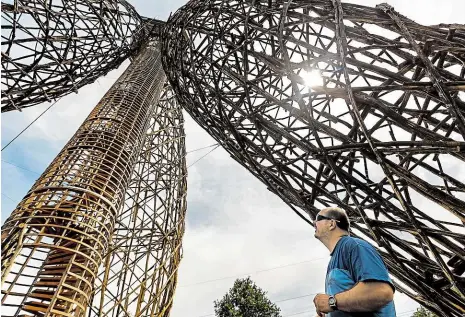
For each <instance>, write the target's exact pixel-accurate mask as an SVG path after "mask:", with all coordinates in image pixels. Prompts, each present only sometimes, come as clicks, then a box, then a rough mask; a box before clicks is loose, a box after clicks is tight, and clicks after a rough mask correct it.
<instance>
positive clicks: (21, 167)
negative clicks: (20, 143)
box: [2, 160, 41, 175]
mask: <svg viewBox="0 0 465 317" xmlns="http://www.w3.org/2000/svg"><path fill="white" fill-rule="evenodd" d="M2 162H3V163H6V164H10V165H13V166H15V167H17V168H20V169H22V170H25V171H28V172H31V173H34V174H37V175H41V173H38V172H36V171H33V170H30V169H28V168H26V167H23V166H19V165H16V164H13V163H11V162H8V161H5V160H2Z"/></svg>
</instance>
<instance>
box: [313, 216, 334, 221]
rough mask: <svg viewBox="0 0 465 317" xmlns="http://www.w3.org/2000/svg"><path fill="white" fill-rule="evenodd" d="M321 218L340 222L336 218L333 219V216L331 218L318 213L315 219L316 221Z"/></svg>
mask: <svg viewBox="0 0 465 317" xmlns="http://www.w3.org/2000/svg"><path fill="white" fill-rule="evenodd" d="M320 220H334V221H336V222H340V221H339V220H336V219H333V218H329V217H325V216H323V215H316V219H315V222H318V221H320Z"/></svg>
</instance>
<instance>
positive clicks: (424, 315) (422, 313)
mask: <svg viewBox="0 0 465 317" xmlns="http://www.w3.org/2000/svg"><path fill="white" fill-rule="evenodd" d="M412 317H438V315H436V314H435V313H432V312H430V311H428V310H426V309H425V308H424V307H420V308H418V309H417V311H416V312H414V313H413V315H412Z"/></svg>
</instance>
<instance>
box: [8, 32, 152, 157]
mask: <svg viewBox="0 0 465 317" xmlns="http://www.w3.org/2000/svg"><path fill="white" fill-rule="evenodd" d="M144 29H145V27H144V26H143V25H142V26H141V27H140V28H139V30H136V32H134V34H133V36H135V35H137V33H139V32H140V31H142V30H144ZM105 61H106V59H104V58H102V60H101V61H100V62H99V63H98V64H97V65H95V67H94V68H92V69H91V70H90V71H89V72H88V73H87V74H86V75H85V76H84V77H82V78H81V79H79V80H78V81H77V82H76V83H73V85H72V86H71V87H70V88H69V89H68V90H67V91H65V93H64V94H63V95H61V96H60V97H59V98H58V99H56V100H55V101H54V102H53V103H52V104H51V105H50V106H48V107H47V108H46V109H45V110H44V111H42V113H41V114H39V116H37V118H35V119H34V120H32V122H31V123H29V124H28V125H27V126H26V127H25V128H24V129H23V130H21V132H19V133H18V134H17V135H16V136H15V137H14V138H13V139H11V140H10V142H8V143H7V144H6V145H5V146H4V147H3V148H2V150H1V151H2V152H3V150H5V149H6V148H7V147H8V146H9V145H10V144H11V143H13V141H15V140H16V139H17V138H19V136H20V135H21V134H23V133H24V132H25V131H26V130H27V129H29V127H30V126H31V125H33V124H34V123H35V122H36V121H37V120H38V119H39V118H40V117H42V116H43V115H44V114H45V113H46V112H47V111H48V110H50V108H52V107H53V106H54V105H56V104H57V102H59V101H60V100H61V98H63V97H64V96H65V95H66V94H67V93H68V92H70V91H71V90H72V89H73V88H75V87H76V85H77V84H79V83H80V82H81V81H83V80H84V79H86V78H87V76H89V75H90V74H92V73H93V71H94V70H95V69H97V67H99V66H100V65H101V64H102V63H103V62H105Z"/></svg>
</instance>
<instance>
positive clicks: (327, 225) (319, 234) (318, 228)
mask: <svg viewBox="0 0 465 317" xmlns="http://www.w3.org/2000/svg"><path fill="white" fill-rule="evenodd" d="M318 216H323V217H327V216H328V215H327V214H326V212H325V211H320V212H319V213H318V215H317V217H316V218H315V221H314V226H315V238H317V239H318V240H321V239H322V238H325V237H327V236H329V235H330V234H331V222H332V220H328V219H321V220H318V219H319V217H318Z"/></svg>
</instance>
